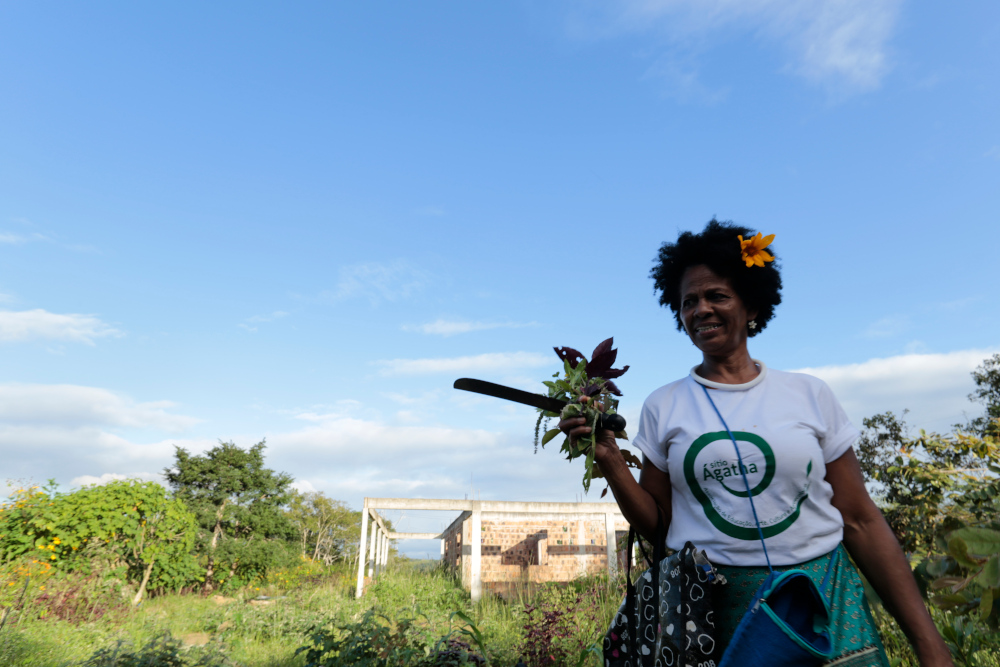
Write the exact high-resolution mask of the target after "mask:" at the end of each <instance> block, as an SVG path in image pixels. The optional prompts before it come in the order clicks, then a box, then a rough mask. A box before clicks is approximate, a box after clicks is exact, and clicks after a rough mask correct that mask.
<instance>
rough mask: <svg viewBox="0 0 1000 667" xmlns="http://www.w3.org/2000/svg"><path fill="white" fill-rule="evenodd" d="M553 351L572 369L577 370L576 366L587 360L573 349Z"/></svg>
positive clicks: (558, 348) (565, 348)
mask: <svg viewBox="0 0 1000 667" xmlns="http://www.w3.org/2000/svg"><path fill="white" fill-rule="evenodd" d="M552 349H553V350H555V351H556V354H557V355H559V358H560V359H562V360H563V361H568V362H569V367H570V368H576V365H577V364H579V363H580V362H581V361H586V360H587V358H586V357H585V356H583V355H582V354H581V353H580V352H578V351H577V350H574V349H573V348H571V347H554V348H552Z"/></svg>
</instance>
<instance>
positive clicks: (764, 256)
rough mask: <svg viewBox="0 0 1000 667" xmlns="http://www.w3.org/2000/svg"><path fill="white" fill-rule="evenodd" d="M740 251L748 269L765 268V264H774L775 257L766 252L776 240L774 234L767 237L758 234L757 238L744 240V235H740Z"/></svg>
mask: <svg viewBox="0 0 1000 667" xmlns="http://www.w3.org/2000/svg"><path fill="white" fill-rule="evenodd" d="M739 239H740V251H741V252H742V256H743V261H744V262H746V263H747V268H749V267H751V266H755V265H756V266H764V262H773V261H774V255H772V254H771V253H769V252H767V251H766V250H764V248H766V247H767V246H769V245H771V241H773V240H774V234H769V235H767V236H762V235H761V233H760V232H757V236H754V237H752V238H749V239H747V240H746V241H744V240H743V235H742V234H740V236H739Z"/></svg>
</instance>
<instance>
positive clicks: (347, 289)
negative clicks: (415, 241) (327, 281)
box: [319, 260, 429, 305]
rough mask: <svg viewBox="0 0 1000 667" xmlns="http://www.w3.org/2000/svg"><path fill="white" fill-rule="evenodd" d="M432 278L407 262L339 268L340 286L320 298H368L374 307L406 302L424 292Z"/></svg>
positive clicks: (335, 299)
mask: <svg viewBox="0 0 1000 667" xmlns="http://www.w3.org/2000/svg"><path fill="white" fill-rule="evenodd" d="M428 281H429V276H428V275H427V274H426V273H425V272H424V271H421V270H419V269H417V268H415V267H413V266H411V265H410V264H408V263H407V262H404V261H401V260H400V261H395V262H389V263H382V262H367V263H364V264H354V265H352V266H345V267H342V268H341V269H340V275H339V278H338V281H337V285H336V286H335V287H334V288H333V289H332V290H327V291H325V292H322V293H321V294H320V295H319V299H320V300H321V301H328V302H336V301H342V300H344V299H350V298H356V297H362V298H367V299H368V300H369V301H370V302H371V303H372V304H373V305H374V304H377V303H378V302H380V301H396V300H397V299H405V298H408V297H410V296H412V295H413V294H415V293H417V292H419V291H420V290H422V289H423V288H424V287H425V286H426V285H427V283H428Z"/></svg>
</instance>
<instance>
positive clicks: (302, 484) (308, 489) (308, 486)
mask: <svg viewBox="0 0 1000 667" xmlns="http://www.w3.org/2000/svg"><path fill="white" fill-rule="evenodd" d="M292 488H293V489H295V490H296V491H298V492H299V493H315V492H316V487H315V486H313V485H312V483H311V482H309V480H305V479H297V480H295V481H294V482H292Z"/></svg>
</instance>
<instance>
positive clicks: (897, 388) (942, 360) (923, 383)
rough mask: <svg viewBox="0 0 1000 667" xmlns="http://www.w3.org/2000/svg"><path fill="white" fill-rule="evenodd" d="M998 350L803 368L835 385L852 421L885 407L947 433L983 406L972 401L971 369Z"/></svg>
mask: <svg viewBox="0 0 1000 667" xmlns="http://www.w3.org/2000/svg"><path fill="white" fill-rule="evenodd" d="M996 351H997V350H960V351H957V352H949V353H945V354H904V355H899V356H895V357H887V358H885V359H870V360H868V361H865V362H862V363H859V364H846V365H842V366H821V367H818V368H803V369H800V370H799V372H802V373H809V374H810V375H815V376H816V377H819V378H821V379H822V380H824V381H825V382H826V383H827V384H829V385H830V387H831V388H832V389H833V392H834V393H835V394H836V395H837V398H838V399H840V402H841V403H842V404H843V406H844V409H845V410H846V411H847V414H848V416H849V417H850V418H851V421H852V422H854V424H855V425H856V426H857V427H859V428H860V427H861V420H862V418H864V417H870V416H872V415H874V414H878V413H880V412H885V411H886V410H892V411H893V412H895V413H896V414H901V413H902V412H903V410H905V409H909V410H910V414H909V415H907V421H908V422H909V423H910V424H911V425H913V426H914V427H917V428H925V429H927V430H934V431H939V432H947V431H948V430H949V429H950V427H951V425H952V424H955V423H958V422H962V421H964V420H965V417H964V415H966V414H969V415H973V414H979V413H980V412H981V411H982V410H981V408H980V407H979V406H978V405H977V404H974V403H971V402H970V401H969V400H968V398H967V397H968V394H969V393H970V392H972V390H973V389H974V387H975V385H974V383H973V381H972V377H971V376H970V373H971V372H972V371H973V369H975V367H976V366H978V365H979V364H981V363H982V362H983V360H984V359H986V358H987V357H989V356H990V355H991V354H993V353H994V352H996Z"/></svg>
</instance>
